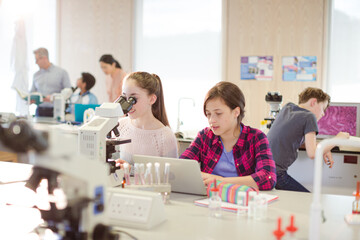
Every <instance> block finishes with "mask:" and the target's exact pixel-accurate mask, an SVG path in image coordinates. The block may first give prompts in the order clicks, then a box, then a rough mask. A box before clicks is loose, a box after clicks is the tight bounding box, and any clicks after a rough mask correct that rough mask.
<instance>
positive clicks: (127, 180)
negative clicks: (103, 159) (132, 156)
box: [123, 163, 130, 185]
mask: <svg viewBox="0 0 360 240" xmlns="http://www.w3.org/2000/svg"><path fill="white" fill-rule="evenodd" d="M123 166H124V177H125V181H126V185H130V172H129V164H128V163H124V164H123Z"/></svg>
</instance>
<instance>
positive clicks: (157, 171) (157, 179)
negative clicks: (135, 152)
mask: <svg viewBox="0 0 360 240" xmlns="http://www.w3.org/2000/svg"><path fill="white" fill-rule="evenodd" d="M154 167H155V184H157V185H160V184H161V182H160V163H158V162H156V163H154Z"/></svg>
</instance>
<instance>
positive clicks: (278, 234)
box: [273, 217, 285, 240]
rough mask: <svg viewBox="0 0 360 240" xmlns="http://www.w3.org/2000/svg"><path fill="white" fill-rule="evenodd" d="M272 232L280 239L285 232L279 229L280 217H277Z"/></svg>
mask: <svg viewBox="0 0 360 240" xmlns="http://www.w3.org/2000/svg"><path fill="white" fill-rule="evenodd" d="M273 234H274V236H275V238H276V239H277V240H281V238H282V237H283V236H284V234H285V232H284V231H283V230H281V217H279V218H278V221H277V229H276V230H275V231H274V232H273Z"/></svg>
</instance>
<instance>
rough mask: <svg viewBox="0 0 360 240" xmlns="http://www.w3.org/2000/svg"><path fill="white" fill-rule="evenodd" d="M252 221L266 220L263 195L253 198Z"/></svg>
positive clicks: (265, 200) (265, 205)
mask: <svg viewBox="0 0 360 240" xmlns="http://www.w3.org/2000/svg"><path fill="white" fill-rule="evenodd" d="M254 202H255V207H254V219H255V220H263V219H266V218H267V199H266V197H265V196H264V195H262V194H258V195H256V196H255V198H254Z"/></svg>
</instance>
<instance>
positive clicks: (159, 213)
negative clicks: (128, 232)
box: [107, 185, 166, 229]
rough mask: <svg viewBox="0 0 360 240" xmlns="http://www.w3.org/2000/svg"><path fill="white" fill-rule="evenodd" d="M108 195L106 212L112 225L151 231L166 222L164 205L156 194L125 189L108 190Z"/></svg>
mask: <svg viewBox="0 0 360 240" xmlns="http://www.w3.org/2000/svg"><path fill="white" fill-rule="evenodd" d="M132 186H133V185H132ZM108 193H109V206H108V208H107V212H108V216H109V223H110V224H112V225H115V226H121V227H131V228H138V229H151V228H153V227H155V226H158V225H159V224H161V223H162V222H164V221H165V220H166V215H165V207H164V203H163V200H162V198H161V195H160V194H158V193H154V192H148V191H138V190H134V189H131V190H129V189H126V188H125V189H121V188H110V189H109V190H108Z"/></svg>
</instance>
